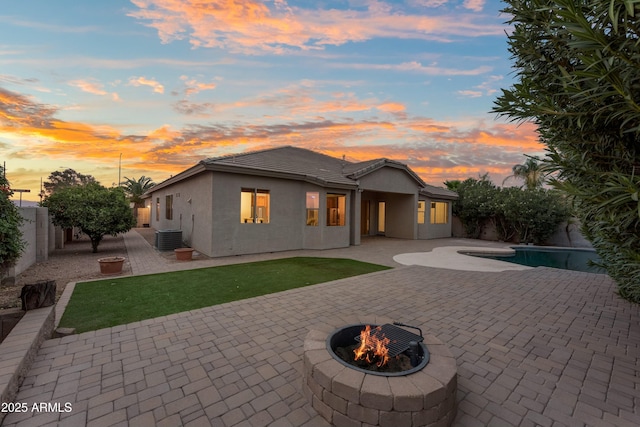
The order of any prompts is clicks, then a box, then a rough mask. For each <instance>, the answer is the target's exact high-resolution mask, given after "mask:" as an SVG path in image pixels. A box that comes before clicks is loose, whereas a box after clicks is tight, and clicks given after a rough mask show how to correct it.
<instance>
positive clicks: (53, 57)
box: [0, 0, 543, 200]
mask: <svg viewBox="0 0 640 427" xmlns="http://www.w3.org/2000/svg"><path fill="white" fill-rule="evenodd" d="M504 6H505V5H504V3H501V2H499V1H496V0H486V1H485V0H465V1H458V0H455V1H447V0H407V1H402V2H401V1H376V0H351V1H338V0H319V1H316V0H313V1H310V0H300V1H293V0H271V1H259V0H130V1H125V0H109V1H86V2H79V1H76V0H59V1H50V0H29V1H25V2H5V3H4V4H3V6H2V9H1V10H0V64H1V66H0V161H2V162H5V163H6V167H7V178H8V179H9V180H10V182H11V184H12V187H13V188H24V189H30V190H31V193H30V194H25V195H24V196H23V198H24V200H38V192H39V190H40V180H41V179H43V180H46V179H47V177H48V176H49V174H50V173H51V172H53V171H56V170H59V171H62V170H64V169H66V168H72V169H75V170H76V171H77V172H80V173H83V174H90V175H93V176H94V177H95V178H96V179H97V180H98V181H100V183H101V184H103V185H105V186H107V187H110V186H112V185H116V184H117V181H118V174H119V165H121V176H122V178H123V179H124V177H129V178H136V179H137V178H138V177H140V176H141V175H145V176H148V177H151V178H152V179H153V180H154V181H155V182H161V181H162V180H164V179H166V178H168V177H169V176H171V175H173V174H176V173H178V172H180V171H182V170H184V169H186V168H187V167H189V166H192V165H193V164H195V163H197V162H198V161H199V160H202V159H204V158H207V157H214V156H219V155H224V154H229V153H235V152H244V151H248V150H256V149H263V148H268V147H274V146H280V145H294V146H298V147H303V148H309V149H313V150H317V151H320V152H323V153H326V154H329V155H332V156H336V157H342V156H343V155H344V156H346V158H347V160H351V161H360V160H368V159H371V158H377V157H387V158H391V159H394V160H398V161H401V162H404V163H407V164H408V165H409V166H410V167H411V168H412V169H413V170H414V171H416V173H418V174H419V175H420V176H421V177H422V178H423V179H424V180H425V181H426V182H428V183H430V184H433V185H438V186H442V182H443V181H444V180H446V179H465V178H467V177H477V176H478V175H479V174H482V173H485V172H488V173H489V174H490V176H491V177H492V178H493V180H494V181H495V182H496V183H498V184H500V183H502V179H503V178H504V177H505V176H507V175H509V174H510V172H511V168H512V166H513V165H515V164H518V163H522V162H524V160H525V157H524V155H523V154H524V153H526V154H539V153H542V151H543V148H542V146H541V145H540V144H539V143H538V142H537V136H536V133H535V131H534V128H533V126H532V125H528V124H524V125H519V126H518V125H517V124H512V123H508V122H506V121H505V120H503V119H498V118H497V117H496V115H495V114H492V113H490V110H491V108H492V106H493V103H494V101H495V99H496V97H497V96H498V94H499V92H500V89H501V88H507V87H509V86H510V85H511V84H512V79H513V74H512V69H511V61H510V59H509V56H510V54H509V53H508V51H507V36H506V34H505V33H506V32H508V31H509V28H508V27H507V26H506V25H505V24H504V22H505V21H507V19H508V17H506V16H504V15H501V14H500V12H499V11H500V9H501V8H503V7H504ZM120 159H121V160H120Z"/></svg>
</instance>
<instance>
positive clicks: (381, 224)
mask: <svg viewBox="0 0 640 427" xmlns="http://www.w3.org/2000/svg"><path fill="white" fill-rule="evenodd" d="M386 207H387V204H386V203H385V202H378V234H384V232H385V231H384V230H385V221H386V219H385V217H386Z"/></svg>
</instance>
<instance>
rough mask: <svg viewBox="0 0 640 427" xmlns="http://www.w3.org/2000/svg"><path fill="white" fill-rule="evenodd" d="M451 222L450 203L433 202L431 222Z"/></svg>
mask: <svg viewBox="0 0 640 427" xmlns="http://www.w3.org/2000/svg"><path fill="white" fill-rule="evenodd" d="M448 222H449V203H447V202H431V224H447V223H448Z"/></svg>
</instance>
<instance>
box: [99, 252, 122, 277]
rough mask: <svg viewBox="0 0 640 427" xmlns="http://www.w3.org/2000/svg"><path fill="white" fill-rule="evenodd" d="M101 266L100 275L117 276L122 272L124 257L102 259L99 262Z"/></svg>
mask: <svg viewBox="0 0 640 427" xmlns="http://www.w3.org/2000/svg"><path fill="white" fill-rule="evenodd" d="M98 263H99V264H100V273H102V274H116V273H120V272H122V265H123V264H124V257H121V256H114V257H108V258H100V259H99V260H98Z"/></svg>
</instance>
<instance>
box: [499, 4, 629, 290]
mask: <svg viewBox="0 0 640 427" xmlns="http://www.w3.org/2000/svg"><path fill="white" fill-rule="evenodd" d="M505 1H506V3H507V4H508V6H507V8H506V9H505V10H504V12H505V13H506V14H508V15H510V16H512V19H511V20H510V22H509V23H510V24H511V25H512V26H513V32H512V34H511V35H510V36H509V50H510V52H511V54H512V58H513V61H514V65H515V69H516V77H517V82H516V83H515V84H514V85H513V87H511V88H510V89H509V90H503V94H502V95H501V96H500V97H499V98H498V100H497V101H496V107H495V108H494V111H495V112H497V113H500V114H502V115H507V116H509V117H511V118H512V119H513V120H522V121H525V120H526V121H528V120H531V121H533V122H534V123H535V124H536V125H537V127H538V133H539V135H540V139H541V141H542V142H543V143H545V144H546V146H547V147H548V151H549V155H548V157H549V159H550V166H551V167H553V168H555V170H557V172H558V179H556V180H555V182H554V185H556V186H557V187H558V188H561V189H563V190H564V191H565V192H567V193H568V194H569V195H570V196H571V197H572V199H573V202H574V205H575V211H576V214H577V216H578V218H579V219H580V221H581V223H582V224H583V233H584V234H585V236H586V237H587V238H588V239H589V240H590V241H591V243H592V244H593V246H594V247H595V249H596V250H597V252H598V254H599V256H600V258H602V260H603V265H604V267H605V268H606V269H607V272H608V273H609V274H610V275H611V277H612V278H613V279H614V280H616V282H617V284H618V289H619V292H620V295H622V296H623V297H624V298H627V299H629V300H631V301H634V302H640V200H639V199H640V198H639V194H640V179H639V176H638V175H639V174H640V43H638V40H639V39H640V3H638V1H632V0H607V1H604V0H579V1H576V0H505Z"/></svg>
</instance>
